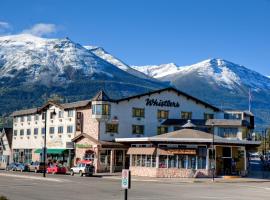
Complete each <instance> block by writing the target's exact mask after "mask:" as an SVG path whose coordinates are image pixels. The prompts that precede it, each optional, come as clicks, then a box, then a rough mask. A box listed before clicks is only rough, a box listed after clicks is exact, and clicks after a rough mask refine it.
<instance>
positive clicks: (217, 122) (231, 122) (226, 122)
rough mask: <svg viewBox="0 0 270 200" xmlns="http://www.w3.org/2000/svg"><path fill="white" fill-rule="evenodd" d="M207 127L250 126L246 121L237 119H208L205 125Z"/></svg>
mask: <svg viewBox="0 0 270 200" xmlns="http://www.w3.org/2000/svg"><path fill="white" fill-rule="evenodd" d="M205 124H206V125H207V126H211V125H214V126H248V125H249V123H248V122H247V121H246V120H237V119H208V120H207V121H206V123H205Z"/></svg>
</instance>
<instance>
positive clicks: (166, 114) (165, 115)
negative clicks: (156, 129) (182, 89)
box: [157, 110, 169, 119]
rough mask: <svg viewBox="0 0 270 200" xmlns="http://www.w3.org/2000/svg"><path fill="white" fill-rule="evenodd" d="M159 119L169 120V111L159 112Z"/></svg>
mask: <svg viewBox="0 0 270 200" xmlns="http://www.w3.org/2000/svg"><path fill="white" fill-rule="evenodd" d="M157 118H158V119H168V118H169V111H168V110H158V113H157Z"/></svg>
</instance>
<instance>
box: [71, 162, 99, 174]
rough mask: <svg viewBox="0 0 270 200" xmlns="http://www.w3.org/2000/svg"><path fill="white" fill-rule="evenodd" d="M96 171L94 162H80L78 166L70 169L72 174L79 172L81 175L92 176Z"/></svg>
mask: <svg viewBox="0 0 270 200" xmlns="http://www.w3.org/2000/svg"><path fill="white" fill-rule="evenodd" d="M94 171H95V167H94V166H93V165H92V164H89V163H85V162H80V163H78V164H77V165H76V166H74V167H72V168H71V169H70V175H71V176H74V174H79V175H80V176H83V175H85V176H92V175H93V173H94Z"/></svg>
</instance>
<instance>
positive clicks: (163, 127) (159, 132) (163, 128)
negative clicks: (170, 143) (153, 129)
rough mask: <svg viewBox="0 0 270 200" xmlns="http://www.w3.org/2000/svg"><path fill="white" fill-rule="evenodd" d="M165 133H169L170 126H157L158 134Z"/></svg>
mask: <svg viewBox="0 0 270 200" xmlns="http://www.w3.org/2000/svg"><path fill="white" fill-rule="evenodd" d="M164 133H168V127H166V126H159V127H158V128H157V134H158V135H161V134H164Z"/></svg>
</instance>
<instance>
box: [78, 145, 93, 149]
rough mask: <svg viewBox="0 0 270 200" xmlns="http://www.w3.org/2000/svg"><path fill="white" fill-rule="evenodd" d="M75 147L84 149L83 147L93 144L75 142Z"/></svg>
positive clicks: (89, 146) (90, 146)
mask: <svg viewBox="0 0 270 200" xmlns="http://www.w3.org/2000/svg"><path fill="white" fill-rule="evenodd" d="M76 147H77V148H81V149H84V148H92V147H93V146H92V145H91V144H76Z"/></svg>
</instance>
